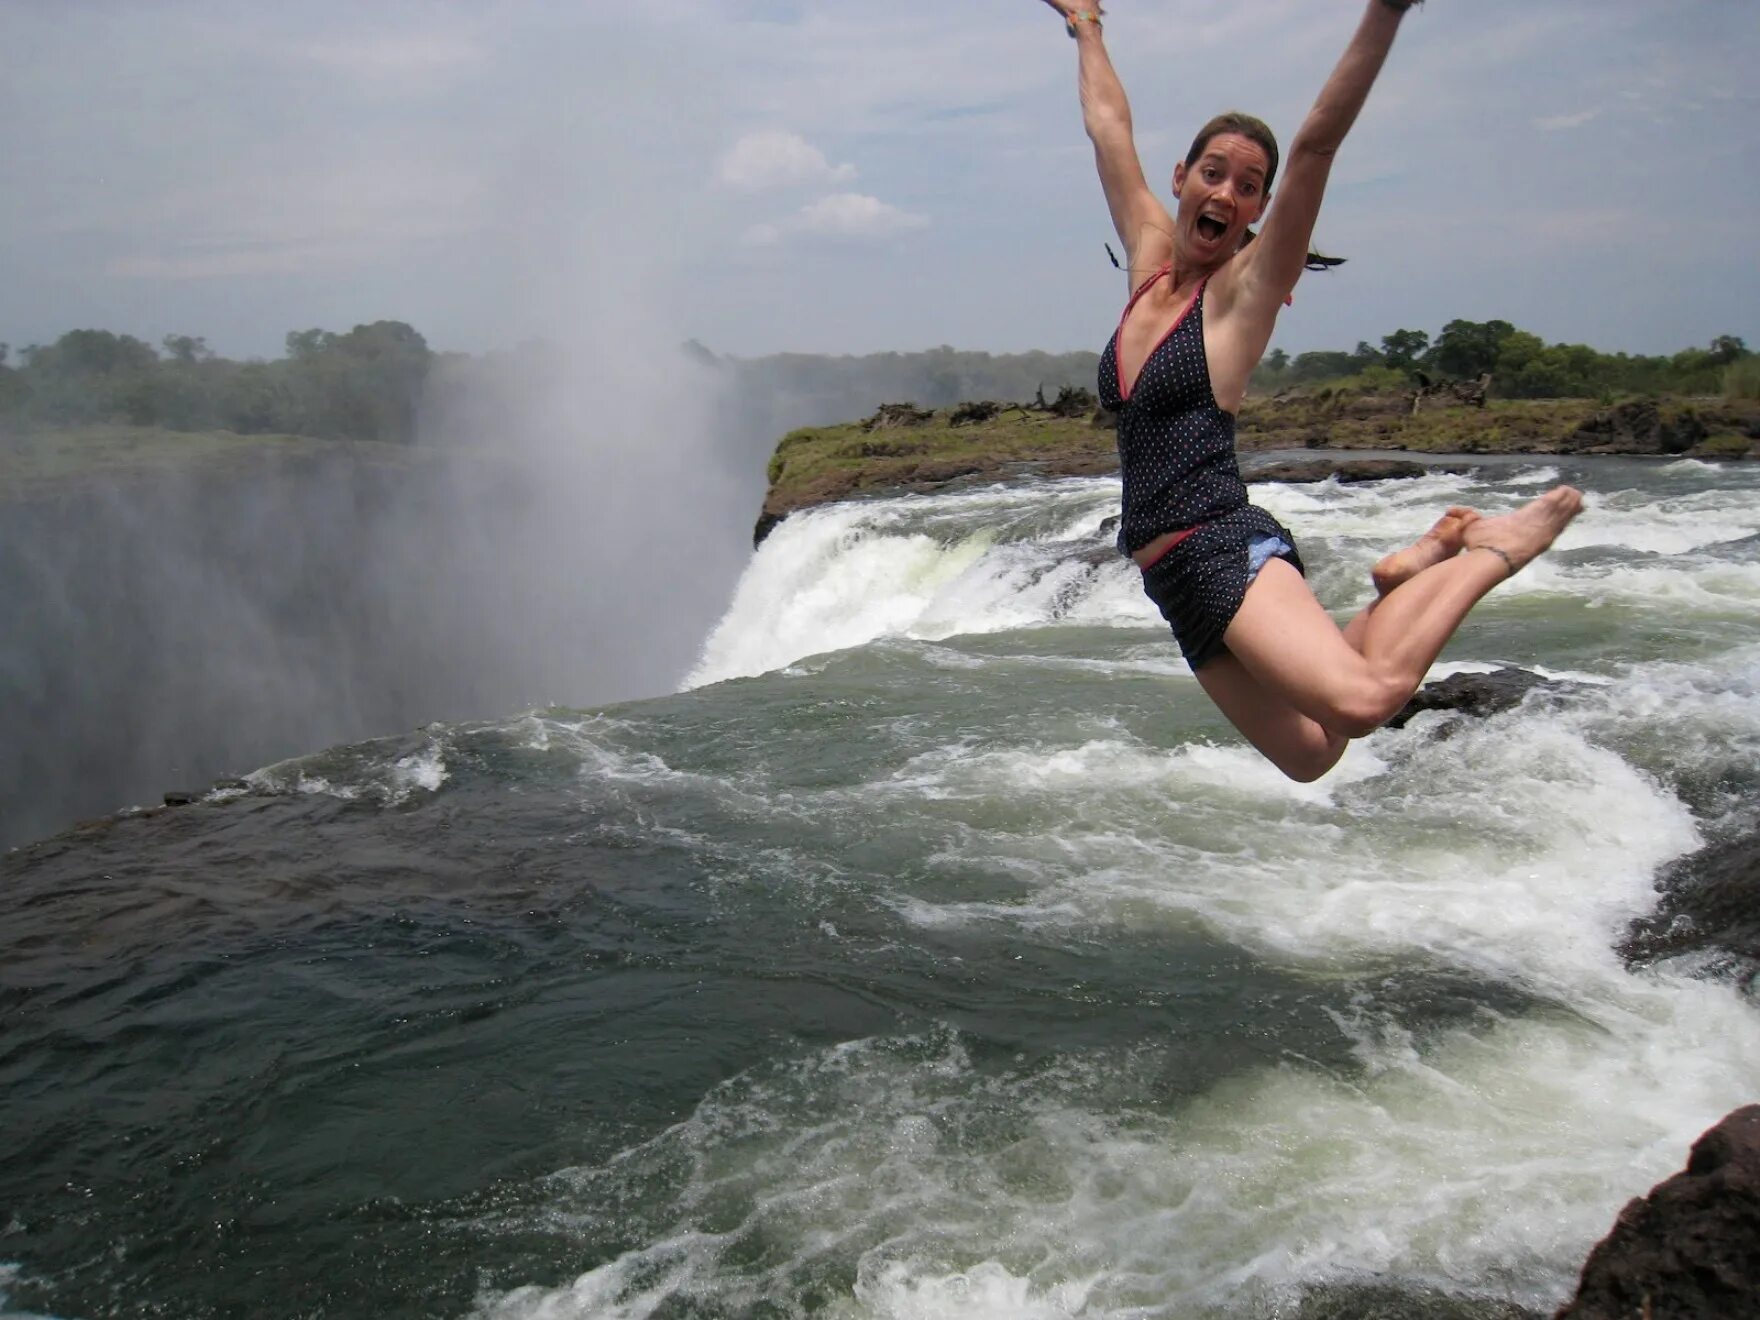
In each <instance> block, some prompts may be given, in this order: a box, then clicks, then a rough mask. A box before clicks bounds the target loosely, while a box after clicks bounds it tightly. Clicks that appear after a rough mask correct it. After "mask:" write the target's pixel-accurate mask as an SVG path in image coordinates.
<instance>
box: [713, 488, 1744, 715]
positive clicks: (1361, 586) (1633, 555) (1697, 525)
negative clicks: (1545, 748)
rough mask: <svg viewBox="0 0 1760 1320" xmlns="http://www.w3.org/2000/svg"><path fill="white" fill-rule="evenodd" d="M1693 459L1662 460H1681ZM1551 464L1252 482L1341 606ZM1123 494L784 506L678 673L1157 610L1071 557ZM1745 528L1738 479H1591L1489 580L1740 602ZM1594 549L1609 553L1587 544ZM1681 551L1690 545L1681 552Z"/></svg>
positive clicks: (1622, 595) (1133, 623)
mask: <svg viewBox="0 0 1760 1320" xmlns="http://www.w3.org/2000/svg"><path fill="white" fill-rule="evenodd" d="M1704 466H1705V465H1703V464H1693V465H1689V464H1675V465H1671V467H1672V468H1674V469H1675V470H1676V471H1677V472H1684V473H1690V472H1691V471H1692V469H1693V468H1695V467H1697V468H1703V467H1704ZM1556 480H1557V470H1556V469H1553V468H1543V469H1540V470H1539V471H1537V472H1531V473H1524V474H1521V475H1519V476H1517V477H1516V478H1515V479H1513V480H1511V481H1507V482H1497V483H1496V484H1494V485H1489V486H1488V485H1486V484H1484V483H1483V482H1482V481H1480V480H1476V479H1474V478H1472V477H1468V476H1458V475H1450V474H1437V475H1432V476H1426V477H1423V478H1419V479H1415V480H1408V481H1396V482H1380V483H1373V484H1367V485H1358V486H1339V485H1337V484H1336V483H1330V482H1329V483H1325V484H1323V485H1320V486H1278V485H1271V486H1262V487H1256V488H1255V490H1256V496H1255V498H1257V499H1258V500H1259V501H1260V502H1261V503H1263V504H1264V505H1265V507H1267V508H1268V509H1269V510H1270V511H1271V512H1272V513H1274V514H1276V515H1277V516H1278V517H1280V518H1282V519H1283V520H1284V521H1285V522H1287V523H1289V524H1290V525H1291V526H1293V527H1295V528H1296V529H1298V535H1300V536H1301V537H1302V538H1303V544H1304V547H1308V546H1310V545H1318V546H1319V547H1321V548H1322V549H1321V553H1318V554H1311V555H1310V558H1311V560H1313V561H1314V562H1313V563H1312V564H1311V567H1312V569H1313V571H1314V575H1315V585H1316V590H1317V591H1318V592H1319V594H1320V595H1321V597H1322V599H1323V600H1325V601H1327V603H1328V604H1330V605H1334V606H1335V607H1337V608H1340V609H1343V608H1346V607H1348V606H1350V605H1352V604H1360V603H1362V602H1363V601H1364V599H1365V598H1366V595H1367V572H1366V570H1367V567H1368V565H1369V564H1371V563H1373V562H1374V560H1375V559H1377V558H1379V557H1380V555H1381V554H1383V553H1385V552H1386V551H1387V550H1388V549H1389V548H1391V547H1392V546H1393V545H1395V544H1399V543H1401V542H1402V541H1404V540H1409V539H1411V538H1413V537H1415V536H1416V535H1417V534H1418V533H1419V532H1421V531H1423V530H1424V528H1425V527H1426V526H1428V525H1429V523H1430V522H1431V521H1432V520H1433V519H1434V518H1435V517H1436V515H1437V513H1438V511H1439V510H1440V508H1442V507H1443V506H1445V505H1447V504H1449V503H1451V502H1458V501H1463V500H1465V501H1470V502H1472V503H1474V504H1476V505H1477V506H1478V507H1481V508H1482V509H1483V510H1484V511H1485V512H1487V513H1495V512H1501V511H1503V510H1505V509H1509V508H1514V507H1515V506H1516V505H1517V504H1518V503H1520V502H1521V501H1522V500H1524V499H1527V498H1530V497H1531V496H1532V495H1533V494H1534V493H1535V488H1537V487H1543V486H1545V485H1548V484H1550V483H1551V482H1553V481H1556ZM1117 502H1118V485H1117V482H1116V481H1113V480H1110V479H1091V480H1071V481H1065V482H1057V483H1048V484H1045V485H1042V486H1034V487H999V488H993V489H988V490H980V491H975V492H972V493H968V494H961V495H952V496H942V497H939V498H936V499H924V498H922V497H908V498H903V499H890V500H875V501H871V502H866V503H856V504H838V505H831V506H828V507H824V508H819V509H814V510H809V511H807V512H805V513H800V514H796V515H794V516H793V517H790V518H788V519H786V520H785V521H784V522H783V523H782V524H781V525H780V526H779V527H778V528H777V529H776V530H775V531H774V532H773V533H772V534H771V535H770V537H769V538H768V539H767V540H766V541H765V542H764V544H763V545H762V546H761V547H760V548H759V550H758V553H757V555H756V556H755V557H754V559H753V561H752V564H751V566H750V567H749V568H748V570H747V571H746V574H745V576H744V578H743V579H742V580H741V582H740V584H739V588H738V590H737V592H736V594H735V596H734V599H733V603H732V605H731V607H730V608H729V609H728V611H727V613H726V615H725V616H724V617H723V618H722V620H721V622H720V623H719V624H718V625H717V627H716V628H715V630H714V631H713V632H712V633H711V635H710V637H709V639H708V642H707V643H706V645H705V646H704V648H703V653H702V655H701V657H700V658H699V660H698V662H697V664H696V666H695V667H694V668H693V669H692V671H691V672H690V674H689V675H688V677H687V678H686V680H685V683H686V686H687V687H697V686H700V685H702V684H705V683H714V682H719V681H721V680H723V679H727V678H734V677H738V676H741V675H751V674H759V673H764V672H766V671H768V670H773V669H779V668H781V667H782V666H784V665H787V664H789V663H791V662H793V661H796V660H799V659H802V658H805V657H807V656H812V655H817V654H819V653H822V652H825V651H832V650H839V649H843V648H847V647H853V646H860V645H863V644H865V643H868V642H872V641H875V640H877V639H880V638H887V637H900V638H918V639H924V640H938V639H944V638H948V637H952V636H956V635H963V634H974V633H995V632H1004V631H1009V630H1012V629H1021V628H1032V627H1039V626H1047V625H1071V624H1088V625H1102V626H1112V627H1121V628H1141V627H1159V626H1160V623H1159V618H1158V616H1157V615H1156V613H1155V610H1154V607H1153V606H1152V605H1150V604H1149V602H1148V601H1147V599H1146V598H1145V597H1144V596H1143V594H1142V591H1141V590H1140V588H1139V586H1138V580H1137V578H1136V575H1135V574H1134V572H1133V571H1132V570H1131V568H1130V566H1129V564H1127V563H1125V562H1124V561H1122V560H1117V561H1104V560H1103V561H1102V562H1100V563H1098V564H1096V563H1093V562H1090V560H1089V559H1088V558H1083V557H1082V556H1083V554H1084V552H1090V553H1091V552H1094V551H1096V550H1101V551H1103V550H1104V547H1105V544H1106V541H1105V539H1104V538H1103V537H1102V535H1101V534H1100V530H1099V529H1100V523H1101V520H1102V519H1103V518H1104V517H1105V516H1106V515H1107V514H1109V513H1112V512H1115V511H1116V509H1117ZM1756 533H1760V501H1756V499H1755V498H1754V492H1753V491H1752V490H1751V489H1750V488H1749V487H1748V485H1746V484H1741V483H1737V484H1734V486H1733V488H1730V487H1715V488H1713V489H1707V490H1697V491H1691V492H1688V493H1683V494H1681V495H1678V496H1672V497H1669V498H1664V499H1660V500H1659V499H1655V498H1653V497H1652V496H1651V495H1650V494H1649V493H1647V492H1645V491H1642V490H1636V489H1622V490H1614V491H1610V492H1607V493H1605V494H1602V495H1599V496H1592V498H1591V500H1590V502H1589V506H1588V508H1587V509H1586V511H1585V512H1584V514H1583V515H1582V516H1581V517H1579V518H1578V519H1577V521H1576V522H1575V523H1573V524H1572V525H1571V526H1570V527H1569V528H1568V529H1567V530H1566V532H1565V534H1564V536H1563V537H1561V538H1560V540H1559V543H1558V545H1557V546H1556V547H1555V552H1554V554H1553V555H1552V556H1551V557H1549V558H1544V559H1542V560H1540V561H1538V562H1537V563H1535V564H1533V565H1531V566H1530V567H1529V568H1528V569H1527V570H1526V571H1524V572H1523V573H1522V574H1521V575H1520V576H1519V577H1517V578H1515V579H1514V580H1513V581H1511V582H1510V583H1509V584H1507V586H1505V587H1503V588H1501V589H1500V593H1499V594H1500V596H1502V597H1504V598H1508V597H1522V596H1530V597H1533V596H1551V595H1556V594H1563V595H1567V596H1572V597H1575V598H1576V599H1578V600H1580V601H1582V602H1584V603H1586V604H1590V605H1594V606H1609V605H1625V606H1632V607H1651V606H1657V605H1665V606H1666V605H1680V606H1685V607H1688V608H1692V609H1695V610H1709V611H1721V612H1728V613H1731V614H1739V615H1751V614H1752V613H1753V612H1754V611H1755V610H1756V609H1760V561H1757V560H1756V558H1755V557H1754V556H1751V555H1750V556H1746V557H1744V558H1742V559H1739V560H1737V559H1731V560H1720V559H1718V558H1716V555H1715V551H1716V549H1717V547H1719V546H1722V545H1727V544H1729V543H1731V542H1735V541H1739V540H1740V539H1742V538H1744V537H1748V536H1753V535H1755V534H1756ZM1598 550H1617V551H1619V552H1620V553H1619V554H1618V555H1617V556H1613V557H1606V556H1602V557H1596V556H1595V554H1594V552H1595V551H1598ZM1694 552H1699V553H1697V554H1695V553H1694ZM1682 556H1690V558H1689V561H1688V562H1687V563H1686V564H1684V565H1683V564H1682V563H1681V562H1680V558H1681V557H1682ZM1683 569H1685V570H1686V571H1683Z"/></svg>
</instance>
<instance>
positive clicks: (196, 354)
mask: <svg viewBox="0 0 1760 1320" xmlns="http://www.w3.org/2000/svg"><path fill="white" fill-rule="evenodd" d="M159 343H160V344H161V345H162V346H163V347H164V349H165V355H166V356H167V357H169V358H170V359H171V360H172V361H173V362H182V363H186V364H187V363H193V362H207V361H210V360H212V358H213V356H214V350H213V349H211V348H209V347H208V341H207V339H206V338H205V337H203V336H201V335H166V336H165V338H163V339H161V340H160V341H159Z"/></svg>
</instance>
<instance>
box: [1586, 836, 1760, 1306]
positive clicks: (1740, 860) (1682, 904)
mask: <svg viewBox="0 0 1760 1320" xmlns="http://www.w3.org/2000/svg"><path fill="white" fill-rule="evenodd" d="M1656 887H1657V888H1658V889H1659V890H1661V891H1662V901H1661V903H1659V904H1658V905H1657V908H1656V910H1655V911H1654V912H1652V913H1650V914H1649V915H1648V916H1645V917H1640V918H1639V919H1638V920H1637V921H1634V922H1633V923H1632V924H1631V927H1630V928H1629V930H1628V931H1627V934H1626V938H1625V940H1624V942H1623V943H1622V944H1621V945H1620V948H1619V951H1620V953H1621V955H1622V956H1624V957H1625V959H1626V960H1627V962H1629V963H1632V964H1634V965H1642V964H1644V963H1649V962H1654V961H1655V960H1657V959H1659V958H1671V957H1675V956H1678V955H1680V954H1684V953H1697V952H1701V951H1713V952H1719V951H1720V952H1723V953H1726V954H1733V955H1735V956H1736V957H1738V958H1740V959H1743V960H1744V961H1745V962H1746V963H1747V964H1748V968H1747V971H1748V975H1749V979H1752V976H1753V973H1754V971H1755V970H1756V969H1760V834H1750V835H1747V836H1745V837H1741V838H1736V839H1730V840H1728V841H1726V842H1723V843H1717V844H1713V845H1712V846H1711V847H1709V848H1704V849H1702V850H1700V851H1699V852H1696V853H1693V854H1692V855H1690V856H1688V857H1682V858H1680V859H1679V860H1677V861H1675V862H1671V863H1670V864H1669V865H1668V866H1666V867H1664V868H1663V870H1662V872H1661V874H1660V875H1658V876H1657V879H1656ZM1756 1309H1757V1310H1760V1307H1757V1308H1756Z"/></svg>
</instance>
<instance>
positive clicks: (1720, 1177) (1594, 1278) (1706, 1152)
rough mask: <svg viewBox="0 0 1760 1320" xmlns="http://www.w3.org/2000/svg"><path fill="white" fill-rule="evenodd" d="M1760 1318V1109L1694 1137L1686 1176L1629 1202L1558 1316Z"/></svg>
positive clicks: (1574, 1319) (1565, 1319)
mask: <svg viewBox="0 0 1760 1320" xmlns="http://www.w3.org/2000/svg"><path fill="white" fill-rule="evenodd" d="M1756 1314H1760V1105H1748V1106H1746V1107H1744V1108H1742V1109H1738V1110H1736V1111H1735V1112H1734V1113H1732V1114H1730V1115H1729V1116H1728V1117H1727V1118H1725V1119H1724V1120H1723V1121H1722V1122H1721V1123H1719V1124H1718V1125H1717V1126H1716V1127H1714V1128H1712V1129H1711V1130H1710V1131H1709V1132H1707V1133H1706V1134H1705V1135H1704V1136H1702V1137H1700V1138H1699V1140H1698V1141H1696V1142H1694V1143H1693V1151H1692V1154H1691V1156H1690V1157H1689V1158H1688V1160H1687V1167H1686V1169H1685V1171H1684V1172H1681V1173H1677V1174H1676V1175H1675V1176H1674V1177H1672V1178H1670V1179H1668V1180H1667V1181H1666V1182H1662V1183H1658V1184H1657V1185H1656V1186H1655V1187H1654V1188H1652V1189H1651V1191H1650V1195H1649V1196H1646V1197H1641V1198H1636V1199H1633V1200H1632V1201H1629V1202H1627V1204H1626V1207H1625V1209H1623V1210H1621V1211H1620V1212H1619V1218H1618V1219H1617V1220H1616V1221H1615V1222H1614V1225H1613V1231H1612V1232H1611V1233H1609V1234H1608V1235H1607V1236H1606V1237H1605V1238H1603V1239H1602V1240H1601V1241H1600V1242H1599V1243H1598V1244H1596V1247H1595V1250H1594V1251H1592V1252H1590V1253H1589V1259H1588V1261H1587V1262H1586V1263H1585V1264H1584V1266H1583V1275H1582V1279H1581V1281H1580V1282H1579V1284H1578V1287H1577V1295H1576V1297H1575V1298H1574V1299H1572V1300H1571V1301H1570V1302H1569V1303H1568V1304H1567V1305H1565V1306H1563V1307H1561V1308H1560V1309H1559V1311H1558V1314H1557V1316H1556V1317H1555V1320H1637V1318H1639V1317H1649V1318H1653V1320H1735V1318H1736V1317H1740V1316H1752V1315H1756Z"/></svg>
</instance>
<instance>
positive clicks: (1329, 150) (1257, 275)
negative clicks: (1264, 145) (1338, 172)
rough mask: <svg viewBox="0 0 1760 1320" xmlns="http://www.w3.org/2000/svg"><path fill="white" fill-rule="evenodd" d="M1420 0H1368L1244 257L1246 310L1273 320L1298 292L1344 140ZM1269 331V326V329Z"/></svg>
mask: <svg viewBox="0 0 1760 1320" xmlns="http://www.w3.org/2000/svg"><path fill="white" fill-rule="evenodd" d="M1417 3H1421V0H1369V7H1368V10H1367V12H1365V13H1364V15H1363V20H1362V22H1361V23H1359V24H1358V25H1357V31H1356V34H1355V35H1354V36H1353V37H1352V38H1351V43H1350V45H1349V46H1347V47H1346V48H1345V52H1344V55H1343V56H1342V57H1341V58H1340V59H1339V61H1338V66H1337V67H1336V68H1334V69H1333V71H1332V76H1331V77H1329V78H1328V79H1327V80H1326V85H1325V86H1324V87H1323V88H1321V89H1320V96H1319V99H1318V100H1316V101H1315V102H1314V108H1313V109H1311V110H1310V111H1308V117H1307V118H1306V119H1305V120H1303V121H1302V126H1301V128H1300V129H1299V130H1297V132H1296V135H1295V139H1294V140H1293V141H1292V142H1291V143H1290V145H1289V151H1288V154H1287V156H1286V158H1285V164H1284V172H1283V182H1282V184H1281V185H1280V186H1279V188H1278V190H1277V195H1276V199H1275V201H1274V202H1273V204H1272V206H1271V212H1270V214H1269V215H1268V216H1267V217H1266V219H1265V224H1264V226H1263V227H1262V228H1261V229H1260V231H1259V239H1258V241H1257V242H1256V243H1254V244H1253V245H1252V246H1251V247H1249V248H1247V249H1246V251H1245V252H1243V253H1242V254H1241V256H1240V258H1238V264H1239V267H1240V269H1239V274H1238V276H1237V279H1236V281H1235V288H1234V289H1233V290H1232V292H1233V294H1234V299H1235V301H1236V302H1237V304H1238V305H1239V307H1240V310H1242V311H1246V312H1248V313H1249V315H1252V314H1254V313H1262V314H1263V315H1264V316H1266V317H1268V318H1274V317H1275V316H1276V314H1277V309H1278V308H1279V307H1281V306H1282V305H1283V300H1284V299H1285V298H1286V297H1287V296H1288V295H1289V293H1290V291H1291V290H1292V289H1294V288H1295V287H1296V281H1297V280H1298V279H1300V278H1301V274H1302V268H1303V265H1304V263H1305V262H1306V261H1307V258H1308V245H1309V243H1310V241H1311V240H1312V239H1313V236H1314V223H1315V221H1316V220H1318V219H1319V216H1320V201H1321V199H1322V198H1323V197H1324V196H1325V193H1326V180H1327V177H1328V176H1329V175H1330V174H1331V172H1332V161H1333V157H1334V156H1336V155H1337V154H1338V149H1339V147H1340V146H1341V145H1342V144H1343V142H1344V139H1345V135H1346V134H1347V133H1349V132H1350V130H1351V125H1352V124H1354V123H1356V121H1357V113H1358V112H1359V111H1360V110H1362V108H1363V102H1364V101H1366V100H1368V98H1369V89H1370V88H1371V87H1373V86H1374V85H1375V79H1376V76H1377V75H1379V74H1380V72H1381V66H1382V64H1383V63H1385V62H1386V60H1387V52H1388V51H1390V50H1391V49H1392V48H1393V39H1394V37H1395V36H1396V35H1397V34H1398V32H1399V25H1400V20H1401V19H1403V18H1404V17H1405V16H1406V12H1407V11H1408V10H1409V9H1411V7H1412V6H1413V5H1414V4H1417ZM1265 331H1266V334H1267V335H1269V334H1270V321H1269V320H1267V322H1266V326H1265Z"/></svg>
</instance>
